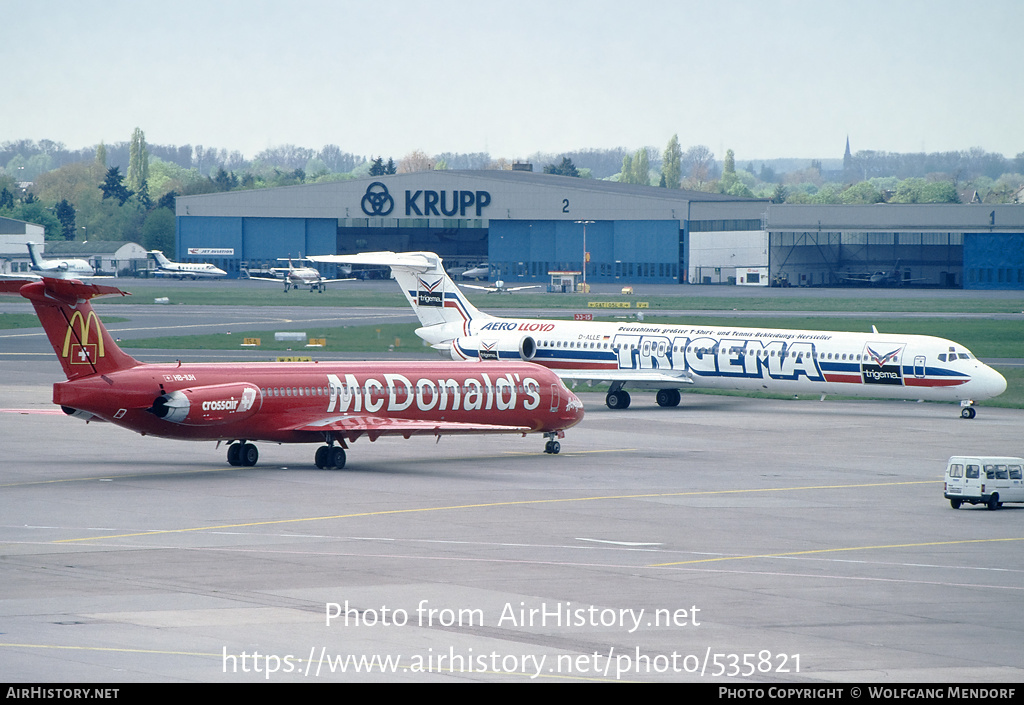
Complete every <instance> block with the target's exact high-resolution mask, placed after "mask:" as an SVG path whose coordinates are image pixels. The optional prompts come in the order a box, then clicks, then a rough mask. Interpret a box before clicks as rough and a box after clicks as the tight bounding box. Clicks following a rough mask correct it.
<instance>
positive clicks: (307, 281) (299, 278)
mask: <svg viewBox="0 0 1024 705" xmlns="http://www.w3.org/2000/svg"><path fill="white" fill-rule="evenodd" d="M302 259H303V258H301V257H300V258H299V261H302ZM305 259H312V258H311V257H306V258H305ZM281 261H282V262H284V261H287V262H288V267H287V268H285V267H274V268H273V269H271V271H272V272H281V273H282V274H283V275H284V293H286V294H287V293H288V291H289V289H298V288H299V287H303V286H308V287H309V291H310V293H313V292H314V291H319V292H320V293H321V294H322V293H324V292H325V291H327V285H328V284H332V283H334V282H349V281H355V280H354V278H352V277H348V278H346V279H325V278H324V275H323V274H321V273H320V272H319V270H317V269H315V268H313V267H296V266H295V265H294V264H292V259H291V257H285V258H282V259H281ZM249 278H250V279H260V280H263V281H274V282H278V281H281V280H280V279H277V278H276V277H275V278H271V277H264V276H260V275H256V274H250V275H249Z"/></svg>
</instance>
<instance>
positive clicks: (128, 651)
mask: <svg viewBox="0 0 1024 705" xmlns="http://www.w3.org/2000/svg"><path fill="white" fill-rule="evenodd" d="M0 646H5V647H14V648H19V649H56V650H66V651H104V652H107V653H115V654H154V655H158V656H200V657H203V658H206V657H210V656H218V657H219V656H221V654H215V653H209V654H208V653H205V652H203V651H163V650H160V649H128V648H123V647H120V648H115V647H110V646H65V645H62V644H12V643H7V642H0Z"/></svg>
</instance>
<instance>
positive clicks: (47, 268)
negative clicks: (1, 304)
mask: <svg viewBox="0 0 1024 705" xmlns="http://www.w3.org/2000/svg"><path fill="white" fill-rule="evenodd" d="M25 244H26V245H27V246H28V257H29V259H30V260H32V268H31V271H30V272H15V273H12V274H3V275H0V278H3V279H42V278H43V277H44V276H46V277H51V278H53V279H96V278H97V277H96V269H95V268H94V267H93V266H92V265H91V264H89V263H88V262H86V261H85V260H84V259H79V258H77V257H75V258H62V259H43V258H42V256H41V255H40V254H39V243H37V242H26V243H25Z"/></svg>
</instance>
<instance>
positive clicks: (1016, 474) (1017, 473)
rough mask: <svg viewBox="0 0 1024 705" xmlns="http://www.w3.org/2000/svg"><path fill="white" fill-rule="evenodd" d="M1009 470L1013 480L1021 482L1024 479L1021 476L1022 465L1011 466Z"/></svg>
mask: <svg viewBox="0 0 1024 705" xmlns="http://www.w3.org/2000/svg"><path fill="white" fill-rule="evenodd" d="M1009 469H1010V479H1011V480H1021V479H1024V477H1022V476H1021V467H1020V465H1011V466H1010V468H1009Z"/></svg>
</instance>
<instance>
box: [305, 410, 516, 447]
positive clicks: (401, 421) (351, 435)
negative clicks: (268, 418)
mask: <svg viewBox="0 0 1024 705" xmlns="http://www.w3.org/2000/svg"><path fill="white" fill-rule="evenodd" d="M291 430H292V431H316V432H317V433H322V432H324V431H334V432H335V433H340V434H343V435H344V436H346V437H347V438H348V439H349V440H355V439H356V438H358V437H359V436H361V435H363V434H366V436H367V437H368V438H369V439H370V440H371V441H373V440H376V439H377V438H379V437H380V436H402V437H404V438H409V436H443V435H447V434H467V433H528V432H530V431H532V430H533V429H532V428H530V427H528V426H512V425H503V424H481V423H461V422H457V421H426V420H423V419H406V418H389V417H385V416H374V415H371V414H338V415H333V416H325V417H323V418H320V419H316V420H314V421H309V422H306V423H302V424H299V425H297V426H295V427H293V428H292V429H291Z"/></svg>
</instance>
